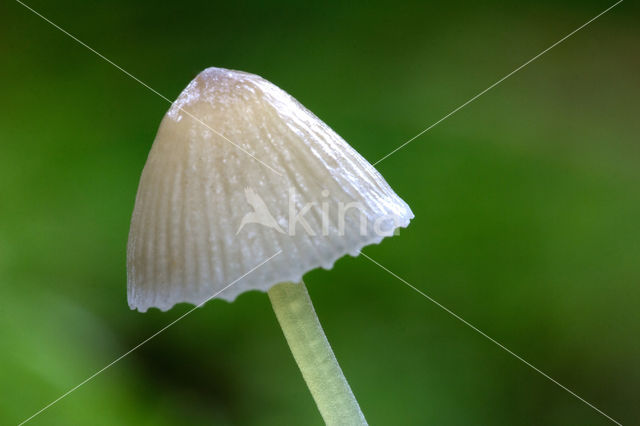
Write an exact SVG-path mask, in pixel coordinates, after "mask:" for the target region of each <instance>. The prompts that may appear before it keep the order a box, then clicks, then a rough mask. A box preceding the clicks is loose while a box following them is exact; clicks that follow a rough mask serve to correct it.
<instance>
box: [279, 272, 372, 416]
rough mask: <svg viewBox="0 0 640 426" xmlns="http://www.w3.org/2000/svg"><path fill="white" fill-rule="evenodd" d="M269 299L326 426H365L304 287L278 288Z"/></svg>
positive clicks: (290, 285) (358, 407) (293, 285)
mask: <svg viewBox="0 0 640 426" xmlns="http://www.w3.org/2000/svg"><path fill="white" fill-rule="evenodd" d="M269 298H270V299H271V304H272V305H273V310H274V311H275V313H276V317H277V318H278V322H280V326H281V327H282V331H283V332H284V337H285V338H286V339H287V343H289V347H290V348H291V352H292V353H293V357H294V358H295V360H296V363H297V364H298V367H299V368H300V371H301V372H302V377H304V380H305V382H307V386H308V387H309V390H310V391H311V395H313V399H314V400H315V401H316V405H317V406H318V409H319V410H320V414H321V415H322V418H323V419H324V422H325V423H326V424H327V425H329V426H334V425H350V426H357V425H366V424H367V421H366V420H365V418H364V415H363V414H362V411H360V406H359V405H358V401H356V398H355V397H354V396H353V392H351V388H350V387H349V384H348V383H347V379H345V377H344V374H342V370H341V369H340V366H339V365H338V361H337V360H336V357H335V355H334V354H333V351H332V350H331V346H330V345H329V342H328V341H327V337H326V336H325V335H324V331H323V330H322V326H321V325H320V321H318V317H317V316H316V311H315V310H314V309H313V305H312V304H311V299H310V298H309V293H307V288H306V287H305V285H304V283H300V284H292V283H282V284H278V285H276V286H274V287H272V288H271V290H269Z"/></svg>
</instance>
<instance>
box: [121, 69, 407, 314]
mask: <svg viewBox="0 0 640 426" xmlns="http://www.w3.org/2000/svg"><path fill="white" fill-rule="evenodd" d="M341 206H342V207H341ZM341 209H342V210H341ZM300 217H301V218H302V220H300ZM411 218H413V214H412V212H411V210H410V208H409V206H408V205H407V204H406V203H405V202H404V201H403V200H402V199H400V198H399V197H398V196H397V195H396V194H395V193H394V191H393V190H392V189H391V188H390V187H389V185H388V184H387V182H386V181H385V180H384V178H383V177H382V176H381V175H380V174H379V173H378V172H377V171H376V170H375V169H374V168H373V167H372V166H371V165H370V164H369V163H368V162H367V161H366V160H365V159H364V158H363V157H362V156H360V155H359V154H358V153H357V152H356V151H355V150H354V149H353V148H351V147H350V146H349V144H347V143H346V142H345V141H344V140H343V139H342V138H341V137H340V136H339V135H338V134H337V133H335V132H334V131H333V130H331V129H330V128H329V127H328V126H327V125H326V124H325V123H323V122H322V121H321V120H320V119H319V118H317V117H316V116H315V115H314V114H312V113H311V112H310V111H309V110H307V109H306V108H305V107H303V106H302V105H301V104H300V103H299V102H298V101H296V100H295V99H294V98H293V97H291V96H290V95H288V94H287V93H286V92H284V91H283V90H281V89H280V88H278V87H277V86H275V85H273V84H272V83H270V82H268V81H266V80H265V79H263V78H261V77H259V76H257V75H253V74H248V73H244V72H239V71H231V70H226V69H221V68H208V69H206V70H204V71H203V72H201V73H200V74H199V75H198V76H197V77H196V78H195V79H194V80H193V81H192V82H191V83H189V85H188V86H187V88H186V89H185V90H184V91H183V92H182V93H181V94H180V96H179V97H178V99H177V100H176V101H175V102H174V103H173V105H172V107H171V108H170V110H169V111H168V112H167V114H166V115H165V117H164V119H163V120H162V123H161V124H160V128H159V129H158V134H157V136H156V139H155V141H154V142H153V146H152V147H151V151H150V153H149V157H148V159H147V162H146V164H145V166H144V170H143V172H142V176H141V179H140V185H139V188H138V193H137V196H136V202H135V208H134V211H133V216H132V219H131V229H130V232H129V242H128V248H127V276H128V279H127V281H128V300H129V305H130V307H131V308H132V309H138V310H139V311H142V312H144V311H146V310H147V309H148V308H150V307H157V308H159V309H161V310H167V309H169V308H171V307H172V306H173V305H175V304H176V303H180V302H189V303H192V304H196V305H198V304H201V303H203V302H205V301H206V300H208V299H210V298H211V297H212V296H214V295H215V294H216V293H218V292H220V291H221V290H222V289H224V288H225V287H227V286H229V285H230V284H231V283H233V284H232V285H230V286H229V287H228V288H227V289H225V290H224V291H222V292H220V293H219V294H217V295H216V297H219V298H223V299H226V300H233V299H235V298H236V297H237V296H238V295H239V294H240V293H243V292H245V291H248V290H261V291H266V290H268V289H269V288H270V287H271V286H273V285H275V284H278V283H280V282H284V281H291V282H299V281H300V280H301V278H302V275H303V274H305V273H306V272H308V271H309V270H312V269H315V268H317V267H323V268H326V269H330V268H331V267H332V266H333V264H334V262H335V261H336V260H337V259H339V258H340V257H342V256H344V255H345V254H351V255H357V254H358V253H359V251H360V249H361V248H362V247H364V246H366V245H368V244H372V243H378V242H380V240H382V239H383V238H384V237H385V236H389V235H392V234H393V232H394V230H395V229H396V228H398V227H406V226H407V225H408V224H409V221H410V219H411ZM363 223H364V225H363ZM314 234H315V235H314ZM276 253H278V254H277V255H276V256H274V255H275V254H276ZM271 256H274V257H273V258H271V259H270V260H269V261H267V262H266V263H264V264H263V265H261V266H259V267H258V268H256V266H257V265H259V264H261V263H262V262H264V261H265V260H267V259H269V258H270V257H271ZM252 269H254V270H252ZM251 270H252V272H250V273H248V274H247V272H249V271H251ZM245 274H246V275H245Z"/></svg>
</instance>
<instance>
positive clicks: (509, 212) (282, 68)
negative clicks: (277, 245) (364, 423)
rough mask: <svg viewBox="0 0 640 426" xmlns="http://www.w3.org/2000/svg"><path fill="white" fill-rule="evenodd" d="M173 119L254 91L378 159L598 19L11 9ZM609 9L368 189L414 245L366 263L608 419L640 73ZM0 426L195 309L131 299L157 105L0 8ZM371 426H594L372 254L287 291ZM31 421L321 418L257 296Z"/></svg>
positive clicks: (547, 8)
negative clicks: (403, 216)
mask: <svg viewBox="0 0 640 426" xmlns="http://www.w3.org/2000/svg"><path fill="white" fill-rule="evenodd" d="M27 4H29V5H30V6H32V7H34V8H35V9H36V10H38V11H39V12H40V13H42V14H43V15H44V16H46V17H48V18H49V19H51V20H53V21H54V22H56V23H57V24H59V25H60V26H62V27H63V28H65V29H66V30H68V31H69V32H71V33H72V34H74V35H75V36H77V37H78V38H79V39H81V40H83V41H84V42H86V43H87V44H89V45H90V46H92V47H93V48H95V49H96V50H97V51H99V52H101V53H102V54H104V55H105V56H107V57H108V58H110V59H111V60H113V61H114V62H115V63H117V64H118V65H120V66H122V67H123V68H124V69H126V70H127V71H129V72H131V73H132V74H133V75H135V76H137V77H138V78H140V79H141V80H143V81H144V82H146V83H147V84H149V85H150V86H152V87H153V88H154V89H156V90H158V91H159V92H160V93H162V94H164V95H165V96H167V97H168V98H170V99H173V98H175V97H176V96H177V95H178V94H179V93H180V91H181V90H182V89H183V87H184V86H185V85H186V84H187V83H188V82H189V81H190V80H191V79H192V78H193V77H194V76H195V75H196V74H197V73H198V72H199V71H200V70H202V69H204V68H206V67H208V66H221V67H227V68H233V69H240V70H246V71H250V72H254V73H257V74H260V75H262V76H264V77H265V78H267V79H269V80H271V81H273V82H275V83H276V84H277V85H279V86H281V87H282V88H284V89H285V90H287V91H288V92H289V93H291V94H292V95H293V96H295V97H296V98H297V99H298V100H300V101H301V102H302V103H303V104H305V105H306V106H307V107H309V109H311V110H312V111H314V112H315V113H316V114H317V115H318V116H319V117H320V118H322V119H323V120H324V121H326V122H327V123H328V124H329V125H330V126H332V127H333V128H334V129H335V130H336V131H337V132H338V133H340V134H341V135H342V136H343V137H344V138H345V139H346V140H347V141H349V142H350V144H351V145H353V146H354V147H355V148H356V149H357V150H358V151H359V152H360V153H362V154H363V155H364V156H365V157H366V158H367V159H369V160H370V161H371V162H374V161H375V160H377V159H379V158H380V157H382V156H384V155H385V154H387V153H388V152H389V151H391V150H392V149H394V148H395V147H397V146H398V145H400V144H401V143H403V142H404V141H406V140H407V139H409V138H411V137H412V136H414V135H415V134H417V133H418V132H419V131H421V130H422V129H424V128H425V127H427V126H428V125H430V124H432V123H433V122H435V121H436V120H438V119H440V118H441V117H442V116H444V115H445V114H447V113H448V112H449V111H451V110H453V109H454V108H455V107H457V106H459V105H460V104H462V103H463V102H465V101H467V100H468V99H469V98H471V97H472V96H474V95H475V94H476V93H478V92H479V91H481V90H483V89H484V88H486V87H487V86H489V85H490V84H491V83H493V82H495V81H496V80H498V79H499V78H500V77H502V76H504V75H505V74H507V73H508V72H510V71H512V70H513V69H515V68H516V67H517V66H519V65H520V64H522V63H524V62H525V61H527V60H528V59H530V58H531V57H533V56H534V55H536V54H537V53H539V52H540V51H542V50H543V49H545V48H546V47H548V46H549V45H551V44H552V43H554V42H555V41H557V40H558V39H560V38H561V37H563V36H564V35H566V34H567V33H569V32H570V31H572V30H573V29H575V28H577V27H578V26H580V25H582V24H583V23H584V22H586V21H587V20H589V19H590V18H592V17H593V16H595V15H596V14H598V13H599V12H601V11H602V10H604V9H605V8H607V7H608V6H610V5H611V4H613V1H611V2H607V1H601V0H598V1H589V0H587V1H580V2H556V1H546V0H543V1H535V2H534V1H529V2H516V1H513V2H498V1H488V2H472V1H440V0H437V1H429V2H397V1H396V2H367V3H363V4H352V3H350V4H343V3H341V2H324V3H322V4H321V5H305V4H302V3H300V2H293V1H291V2H281V3H275V2H264V3H262V2H260V3H252V2H246V1H243V2H209V1H203V0H198V1H194V0H189V1H183V2H175V1H154V2H127V1H110V2H104V1H99V2H84V1H68V0H62V1H57V2H53V3H52V2H47V1H44V0H28V1H27ZM639 16H640V14H639V13H638V6H637V5H634V4H633V2H631V1H625V2H623V3H622V4H620V5H619V6H617V7H616V8H614V9H613V10H612V11H611V12H609V13H608V14H606V15H604V16H603V17H602V18H600V19H599V20H597V21H596V22H594V23H593V24H591V25H590V26H588V27H587V28H585V29H584V30H582V31H581V32H579V33H578V34H576V35H575V36H573V37H572V38H570V39H569V40H567V41H566V42H565V43H563V44H561V45H560V46H558V47H556V48H555V49H553V50H552V51H550V52H549V53H548V54H546V55H545V56H543V57H542V58H540V59H539V60H538V61H536V62H534V63H532V64H531V65H529V66H528V67H526V68H525V69H523V70H522V71H521V72H519V73H517V74H516V75H514V76H513V77H512V78H510V79H508V80H507V81H505V82H504V83H502V84H501V85H499V86H498V87H496V88H495V89H493V90H492V91H490V92H489V93H487V94H486V95H484V96H483V97H481V98H480V99H478V100H477V101H476V102H474V103H472V104H470V105H469V106H467V107H466V108H464V109H463V110H461V111H459V112H458V113H457V114H455V115H454V116H452V117H450V118H449V119H447V120H445V121H444V122H442V123H441V124H440V125H438V126H437V127H435V128H433V129H432V130H431V131H429V132H428V133H426V134H424V135H423V136H421V137H420V138H418V139H416V140H415V141H414V142H413V143H411V144H410V145H408V146H407V147H406V148H404V149H403V150H401V151H399V152H397V153H396V154H394V155H393V156H391V157H389V158H388V159H386V160H385V161H383V162H382V163H380V164H379V165H378V166H377V168H378V169H379V171H380V172H381V173H382V174H383V175H384V176H385V177H386V179H387V180H388V181H389V183H390V184H391V186H392V187H393V188H394V189H395V190H396V191H397V192H398V194H400V195H401V196H402V197H403V198H404V199H405V200H406V201H407V202H408V203H409V204H410V205H411V207H412V208H413V211H414V213H415V215H416V218H415V220H414V221H413V222H412V224H411V226H410V227H409V228H408V229H407V230H404V231H402V232H401V234H400V235H399V236H397V237H394V238H391V239H387V240H385V241H384V242H383V244H381V245H379V246H375V247H370V248H368V249H366V251H365V252H366V253H367V254H368V255H369V256H371V257H372V258H374V259H376V260H377V261H379V262H380V263H381V264H383V265H385V266H386V267H388V268H389V269H390V270H392V271H393V272H395V273H396V274H398V275H399V276H401V277H403V278H404V279H406V280H407V281H408V282H410V283H411V284H413V285H415V286H416V287H418V288H420V289H421V290H423V291H424V292H426V293H427V294H429V295H430V296H431V297H433V298H435V299H436V300H437V301H439V302H440V303H442V304H443V305H445V306H447V307H448V308H450V309H452V310H453V311H455V312H456V313H457V314H459V315H461V316H462V317H463V318H465V319H466V320H468V321H470V322H471V323H473V324H474V325H475V326H477V327H479V328H480V329H482V330H483V331H485V332H486V333H488V334H489V335H490V336H492V337H494V338H495V339H497V340H498V341H500V342H501V343H503V344H504V345H506V346H507V347H509V348H510V349H512V350H513V351H514V352H516V353H518V354H519V355H521V356H522V357H524V358H525V359H526V360H528V361H529V362H531V363H532V364H534V365H535V366H537V367H539V368H540V369H542V370H543V371H545V372H546V373H548V374H549V375H550V376H552V377H553V378H555V379H556V380H558V381H559V382H560V383H562V384H564V385H566V386H567V387H569V388H570V389H572V390H574V391H575V392H576V393H577V394H579V395H581V396H582V397H584V398H585V399H586V400H588V401H590V402H592V403H593V404H595V405H596V406H597V407H599V408H600V409H602V410H603V411H605V412H606V413H608V414H609V415H610V416H612V417H614V418H615V419H617V420H618V421H620V422H621V423H623V424H637V422H638V419H639V418H640V404H639V403H638V395H639V394H640V363H639V362H638V361H639V360H640V339H639V338H638V336H639V335H640V309H639V305H640V285H639V284H640V226H639V220H638V219H639V218H640V166H639V165H640V145H639V144H638V142H639V139H638V135H639V134H640V120H639V117H638V115H639V112H640V80H639V78H638V76H639V75H640V55H639V53H638V45H639V43H640V33H639V31H638V25H637V24H638V17H639ZM0 24H1V25H0V57H1V58H2V66H1V67H0V91H1V93H2V106H1V114H0V138H1V141H0V389H1V391H0V392H1V397H0V424H7V425H8V424H17V423H18V422H20V421H21V420H24V419H25V418H27V417H28V416H30V415H31V414H33V413H34V412H36V411H37V410H39V409H40V408H42V407H43V406H44V405H45V404H47V403H49V402H50V401H52V400H53V399H55V398H57V397H58V396H60V395H61V394H62V393H64V392H65V391H67V390H68V389H70V388H72V387H73V386H75V385H76V384H78V383H80V382H81V381H82V380H84V379H85V378H86V377H88V376H89V375H91V374H92V373H94V372H95V371H97V370H98V369H100V368H102V367H103V366H104V365H106V364H107V363H109V362H111V361H112V360H114V359H115V358H117V357H118V356H120V355H121V354H123V353H124V352H126V351H127V350H128V349H130V348H131V347H133V346H135V345H136V344H137V343H139V342H140V341H141V340H143V339H145V338H146V337H148V336H149V335H151V334H153V333H154V332H155V331H156V330H158V329H160V328H161V327H163V326H164V325H166V324H167V323H169V322H170V321H172V320H173V319H175V318H177V317H178V316H179V315H181V314H182V313H183V312H186V310H187V309H188V308H189V307H188V306H186V305H182V306H179V307H177V308H175V309H173V310H171V311H169V312H166V313H161V312H158V311H157V310H153V311H151V312H149V313H147V314H140V313H137V312H132V311H130V310H129V308H128V306H127V303H126V292H125V287H126V269H125V248H126V241H127V232H128V226H129V219H130V215H131V211H132V208H133V203H134V197H135V192H136V188H137V184H138V179H139V175H140V172H141V169H142V166H143V164H144V162H145V159H146V155H147V153H148V150H149V148H150V145H151V143H152V141H153V138H154V135H155V132H156V130H157V126H158V124H159V122H160V119H161V118H162V116H163V115H164V113H165V112H166V110H167V109H168V104H167V103H166V102H165V101H163V100H162V99H161V98H159V97H158V96H156V95H155V94H153V93H151V92H150V91H149V90H147V89H145V88H144V87H142V86H141V85H139V84H138V83H136V82H135V81H133V80H132V79H130V78H128V77H127V76H126V75H124V74H123V73H122V72H120V71H119V70H117V69H116V68H114V67H113V66H111V65H109V64H108V63H106V62H105V61H103V60H102V59H100V58H99V57H98V56H96V55H95V54H93V53H91V52H90V51H89V50H87V49H86V48H84V47H82V46H80V45H79V44H77V43H76V42H75V41H73V40H72V39H70V38H69V37H67V36H66V35H64V34H62V33H61V32H60V31H58V30H56V29H55V28H53V27H52V26H51V25H49V24H48V23H46V22H45V21H43V20H42V19H41V18H39V17H38V16H36V15H34V14H33V13H32V12H30V11H28V10H27V9H25V8H24V7H23V6H21V5H20V4H19V3H16V2H13V1H7V2H3V3H2V5H1V6H0ZM306 281H307V285H308V288H309V291H310V293H311V296H312V298H313V300H314V302H315V305H316V308H317V311H318V314H319V316H320V319H321V321H322V322H323V324H324V326H325V329H326V332H327V335H328V337H329V340H330V341H331V342H332V344H333V346H334V349H335V352H336V354H337V356H338V358H339V360H340V361H341V364H342V367H343V369H344V371H345V373H346V375H347V377H348V378H349V380H350V383H351V385H352V387H353V389H354V392H355V393H356V395H357V396H358V399H359V401H360V404H361V406H362V408H363V410H364V412H365V413H366V415H367V417H368V420H369V421H370V423H371V424H374V425H427V424H428V425H435V424H437V425H471V424H473V425H481V424H482V425H484V424H486V425H495V424H509V425H513V424H522V425H606V424H611V423H610V422H609V421H608V420H607V419H606V418H605V417H603V416H601V415H600V414H598V413H597V412H596V411H594V410H593V409H591V408H589V407H588V406H587V405H585V404H584V403H582V402H581V401H579V400H578V399H576V398H574V397H573V396H571V395H570V394H569V393H567V392H566V391H564V390H562V389H561V388H559V387H558V386H556V385H555V384H553V383H551V382H550V381H549V380H547V379H545V378H544V377H542V376H541V375H540V374H538V373H536V372H535V371H533V370H532V369H530V368H529V367H527V366H526V365H524V364H523V363H522V362H520V361H518V360H517V359H515V358H514V357H512V356H511V355H509V354H508V353H506V352H505V351H503V350H502V349H500V348H499V347H497V346H496V345H494V344H493V343H491V342H490V341H489V340H487V339H485V338H484V337H482V336H481V335H479V334H478V333H476V332H474V331H473V330H471V329H470V328H468V327H466V326H465V325H464V324H462V323H461V322H459V321H458V320H456V319H455V318H453V317H452V316H451V315H449V314H447V313H446V312H444V311H443V310H442V309H440V308H438V307H437V306H435V305H434V304H433V303H431V302H430V301H428V300H427V299H425V298H423V297H422V296H420V295H419V294H417V293H416V292H414V291H413V290H411V289H410V288H408V287H407V286H405V284H403V283H402V282H400V281H398V280H397V279H396V278H394V277H392V276H391V275H389V274H387V273H386V272H384V271H383V270H382V269H380V268H378V267H377V266H376V265H374V264H372V263H371V262H369V261H368V260H366V259H364V258H362V257H361V258H351V257H347V258H345V259H342V260H341V261H339V262H338V263H337V265H336V266H335V268H334V269H333V270H331V271H324V270H318V271H313V272H311V273H309V274H308V275H307V277H306ZM30 424H34V425H75V424H77V425H186V424H188V425H205V424H207V425H209V424H215V425H264V426H267V425H319V424H321V418H320V416H319V414H318V413H317V411H316V408H315V406H314V404H313V401H312V399H311V397H310V395H309V393H308V391H307V389H306V388H305V386H304V383H303V380H302V378H301V376H300V374H299V372H298V370H297V368H296V366H295V364H294V361H293V359H292V357H291V355H290V353H289V350H288V348H287V346H286V343H285V341H284V338H283V336H282V335H281V331H280V329H279V328H278V326H277V322H276V320H275V317H274V315H273V313H272V311H271V308H270V305H269V302H268V298H267V297H266V295H265V294H262V293H257V292H254V293H249V294H245V295H243V296H241V297H240V298H239V299H238V300H237V301H236V302H234V303H233V304H228V303H226V302H224V301H213V302H210V303H208V304H207V305H206V306H205V307H204V308H202V309H200V310H198V311H196V312H194V313H193V314H192V315H190V316H189V317H187V318H185V319H184V320H183V321H181V322H180V323H178V324H176V325H175V326H174V327H172V328H170V329H169V330H167V331H166V332H165V333H163V334H161V335H160V336H158V337H157V338H155V339H153V340H152V341H150V342H149V343H148V344H147V345H145V346H143V347H141V348H140V349H139V350H137V351H135V352H133V353H132V354H131V355H130V356H128V357H126V358H124V359H122V360H121V361H120V362H118V363H117V364H116V365H114V366H113V367H111V368H110V369H108V370H107V371H105V372H104V373H103V374H100V375H99V376H97V377H96V378H95V379H94V380H92V381H90V382H88V383H86V384H85V385H83V386H82V387H81V388H79V389H78V390H77V391H75V392H74V393H72V394H71V395H69V396H68V397H67V398H65V399H63V400H61V401H60V402H59V403H57V404H55V405H54V406H53V407H51V408H50V409H48V410H47V411H45V412H44V413H42V414H41V415H39V416H38V417H36V418H35V419H33V420H32V422H31V423H30Z"/></svg>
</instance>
